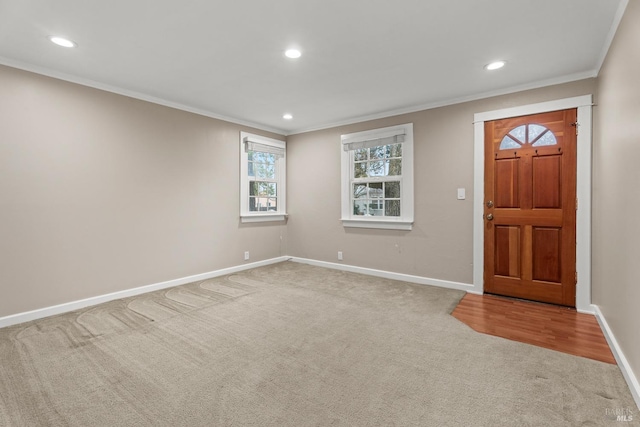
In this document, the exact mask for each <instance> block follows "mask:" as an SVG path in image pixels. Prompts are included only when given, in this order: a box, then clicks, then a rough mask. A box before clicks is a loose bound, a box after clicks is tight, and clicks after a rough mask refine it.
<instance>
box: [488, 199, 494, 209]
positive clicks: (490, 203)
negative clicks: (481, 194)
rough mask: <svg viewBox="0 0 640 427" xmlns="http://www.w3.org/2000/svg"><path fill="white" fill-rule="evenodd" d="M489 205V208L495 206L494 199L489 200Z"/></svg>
mask: <svg viewBox="0 0 640 427" xmlns="http://www.w3.org/2000/svg"><path fill="white" fill-rule="evenodd" d="M487 207H488V208H492V207H493V201H492V200H489V201H488V202H487Z"/></svg>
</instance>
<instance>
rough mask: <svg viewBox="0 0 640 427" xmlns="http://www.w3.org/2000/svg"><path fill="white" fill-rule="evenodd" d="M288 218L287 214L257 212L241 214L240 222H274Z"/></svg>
mask: <svg viewBox="0 0 640 427" xmlns="http://www.w3.org/2000/svg"><path fill="white" fill-rule="evenodd" d="M285 219H287V214H282V213H273V214H256V215H240V222H243V223H244V222H272V221H284V220H285Z"/></svg>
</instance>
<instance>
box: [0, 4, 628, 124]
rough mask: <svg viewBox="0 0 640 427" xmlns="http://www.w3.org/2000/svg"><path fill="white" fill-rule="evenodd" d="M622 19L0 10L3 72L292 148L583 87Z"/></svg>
mask: <svg viewBox="0 0 640 427" xmlns="http://www.w3.org/2000/svg"><path fill="white" fill-rule="evenodd" d="M625 5H626V0H535V1H534V0H395V1H391V0H271V1H265V0H236V1H233V2H232V1H215V0H183V1H176V0H109V1H96V0H56V1H52V0H0V63H2V64H5V65H9V66H14V67H18V68H23V69H27V70H31V71H36V72H39V73H42V74H47V75H51V76H54V77H59V78H62V79H65V80H70V81H75V82H78V83H82V84H86V85H89V86H93V87H98V88H103V89H107V90H111V91H114V92H117V93H122V94H125V95H130V96H134V97H136V98H141V99H146V100H150V101H153V102H157V103H160V104H164V105H170V106H174V107H178V108H181V109H185V110H189V111H195V112H198V113H201V114H205V115H208V116H212V117H217V118H223V119H226V120H231V121H234V122H237V123H242V124H248V125H252V126H256V127H258V128H261V129H265V130H272V131H276V132H279V133H282V134H291V133H297V132H301V131H305V130H311V129H319V128H323V127H328V126H331V125H336V124H342V123H349V122H354V121H359V120H361V119H367V118H375V117H382V116H386V115H390V114H395V113H401V112H408V111H416V110H419V109H423V108H428V107H432V106H438V105H446V104H451V103H455V102H459V101H463V100H469V99H477V98H481V97H485V96H490V95H494V94H500V93H508V92H512V91H515V90H521V89H526V88H532V87H538V86H545V85H549V84H553V83H560V82H566V81H571V80H577V79H581V78H586V77H594V76H596V75H597V72H598V70H599V68H600V65H601V63H602V60H603V58H604V55H605V53H606V50H607V49H608V46H609V44H610V41H611V38H612V37H613V33H614V32H615V29H616V27H617V24H618V22H619V19H620V16H621V14H622V11H623V9H624V6H625ZM49 35H63V36H66V37H68V38H70V39H72V40H74V41H75V42H76V43H77V44H78V47H77V48H75V49H65V48H62V47H58V46H56V45H54V44H52V43H51V42H49V40H48V39H47V36H49ZM291 46H297V47H299V48H300V49H301V50H302V53H303V55H302V57H301V58H300V59H297V60H291V59H288V58H286V57H285V56H284V54H283V53H284V50H286V49H287V48H289V47H291ZM496 59H504V60H506V61H507V62H508V63H507V66H506V67H504V68H503V69H501V70H498V71H493V72H488V71H485V70H484V69H483V66H484V65H485V64H487V63H488V62H490V61H492V60H496ZM285 112H289V113H291V114H293V116H294V118H293V120H289V121H287V120H284V119H283V118H282V115H283V113H285Z"/></svg>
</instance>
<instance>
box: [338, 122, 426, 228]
mask: <svg viewBox="0 0 640 427" xmlns="http://www.w3.org/2000/svg"><path fill="white" fill-rule="evenodd" d="M398 135H404V142H403V143H402V175H401V176H400V213H401V216H399V217H378V216H371V217H363V216H360V215H353V194H352V193H353V190H352V188H353V182H354V157H353V153H354V149H353V147H358V145H362V144H366V143H365V141H373V140H377V139H383V138H391V137H394V136H398ZM340 139H341V144H340V153H341V155H340V158H341V171H342V175H341V184H342V218H341V221H342V225H343V226H344V227H356V228H379V229H387V230H411V229H412V227H413V208H414V204H413V123H406V124H403V125H396V126H390V127H386V128H381V129H372V130H368V131H364V132H355V133H350V134H345V135H342V136H341V138H340ZM380 145H386V144H384V143H383V144H380ZM386 180H388V177H380V181H386Z"/></svg>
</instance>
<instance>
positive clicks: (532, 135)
mask: <svg viewBox="0 0 640 427" xmlns="http://www.w3.org/2000/svg"><path fill="white" fill-rule="evenodd" d="M557 143H558V140H557V139H556V136H555V135H554V134H553V132H551V130H549V129H547V128H546V127H544V126H541V125H537V124H526V125H520V126H518V127H516V128H513V129H511V130H510V131H509V133H507V134H506V135H505V136H504V138H502V141H501V142H500V150H512V149H518V148H522V147H523V146H526V145H530V146H533V147H542V146H548V145H556V144H557Z"/></svg>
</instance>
